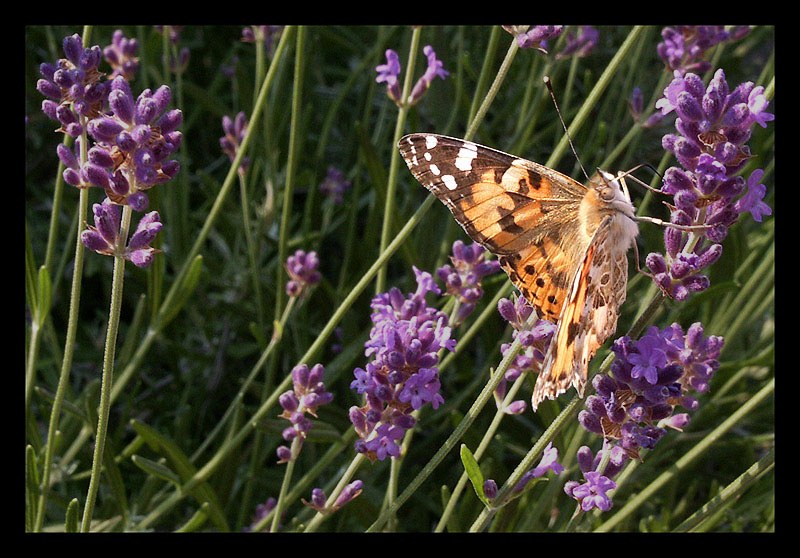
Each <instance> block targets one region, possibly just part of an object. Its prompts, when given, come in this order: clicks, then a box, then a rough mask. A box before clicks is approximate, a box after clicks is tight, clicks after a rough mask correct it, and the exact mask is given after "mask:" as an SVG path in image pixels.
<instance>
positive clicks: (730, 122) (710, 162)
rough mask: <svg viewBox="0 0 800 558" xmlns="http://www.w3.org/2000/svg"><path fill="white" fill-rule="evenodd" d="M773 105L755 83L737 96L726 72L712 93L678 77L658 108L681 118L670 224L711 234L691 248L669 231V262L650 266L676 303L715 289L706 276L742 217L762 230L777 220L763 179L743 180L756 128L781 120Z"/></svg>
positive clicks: (693, 78)
mask: <svg viewBox="0 0 800 558" xmlns="http://www.w3.org/2000/svg"><path fill="white" fill-rule="evenodd" d="M768 105H769V102H768V101H767V99H766V97H765V96H764V88H763V87H760V86H756V85H755V84H754V83H752V82H745V83H743V84H741V85H739V86H738V87H736V88H735V89H733V90H732V91H731V90H730V88H729V86H728V83H727V81H726V80H725V73H724V72H723V71H722V70H721V69H720V70H717V72H716V73H715V74H714V77H713V79H712V80H711V81H710V82H709V84H708V87H705V86H704V84H703V81H702V79H701V78H700V77H699V76H697V75H696V74H693V73H686V74H685V75H684V74H681V72H679V71H678V70H676V71H675V73H674V79H673V80H672V82H671V83H670V84H669V85H668V86H667V88H666V89H664V97H663V98H661V99H659V100H658V102H657V103H656V108H659V109H661V114H662V115H667V114H670V113H671V112H673V111H674V112H675V113H676V114H677V115H678V118H677V119H676V120H675V127H676V129H677V130H678V132H679V134H667V135H665V136H664V138H663V140H662V144H663V146H664V148H665V149H667V150H669V151H671V152H673V153H674V154H675V157H676V158H677V160H678V162H679V163H680V165H681V167H682V168H681V167H677V166H674V167H670V168H669V169H667V171H666V172H665V173H664V180H663V188H662V191H663V192H664V193H666V194H670V195H672V196H673V197H674V209H673V211H672V214H671V216H670V220H671V222H673V223H675V224H679V225H705V226H707V228H706V229H705V230H700V231H697V232H692V233H691V234H692V235H693V238H694V241H693V243H692V244H691V245H690V244H688V239H689V237H688V236H687V234H686V233H684V232H681V231H679V230H678V229H674V228H669V227H668V228H666V229H665V232H664V245H665V248H666V254H664V255H662V254H658V253H651V254H649V255H648V257H647V260H646V263H647V266H648V268H649V269H650V271H652V272H653V278H654V280H655V282H656V284H657V285H658V286H659V287H660V288H661V290H662V291H663V292H664V293H665V294H667V295H668V296H671V297H673V298H675V299H677V300H684V299H686V298H687V297H688V296H689V294H690V293H691V292H692V291H700V290H704V289H705V288H707V287H708V285H709V281H708V278H707V277H705V276H703V275H701V274H699V273H698V272H699V271H700V270H702V269H703V268H705V267H708V266H709V265H711V264H713V263H714V262H715V261H716V260H717V259H718V258H719V256H720V255H721V254H722V246H721V244H719V243H721V242H722V241H723V240H724V239H725V237H726V236H727V234H728V228H729V227H730V226H731V225H732V224H733V223H735V222H736V221H737V220H738V218H739V216H740V215H741V214H743V213H747V212H750V213H751V215H752V216H753V218H754V219H755V220H756V221H758V222H760V220H761V218H762V216H763V215H770V214H771V213H772V210H771V209H770V208H769V206H767V205H766V204H765V203H764V202H763V201H762V200H763V197H764V195H765V193H766V187H765V186H764V185H763V184H759V182H760V180H761V178H762V177H763V174H764V173H763V171H762V170H761V169H757V170H755V171H753V173H751V175H750V177H749V179H748V180H747V181H745V179H744V178H743V177H741V176H738V174H737V173H738V172H739V171H740V170H741V169H742V167H743V166H744V165H745V164H746V163H747V161H748V159H750V158H751V154H750V148H749V147H748V146H747V145H746V142H747V140H748V139H749V138H750V128H751V127H752V125H753V124H756V123H757V124H759V125H761V126H763V127H766V123H767V122H770V121H772V120H773V119H774V118H775V117H774V115H773V114H771V113H768V112H766V109H767V106H768ZM740 196H741V197H740ZM698 239H699V240H698Z"/></svg>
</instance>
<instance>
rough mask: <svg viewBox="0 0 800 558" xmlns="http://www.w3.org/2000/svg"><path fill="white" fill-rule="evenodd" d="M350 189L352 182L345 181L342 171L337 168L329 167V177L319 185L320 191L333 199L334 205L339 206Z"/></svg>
mask: <svg viewBox="0 0 800 558" xmlns="http://www.w3.org/2000/svg"><path fill="white" fill-rule="evenodd" d="M348 189H350V181H349V180H345V179H344V174H343V173H342V171H340V170H339V169H337V168H335V167H328V175H327V176H326V177H325V180H323V181H322V184H320V185H319V191H320V192H322V193H323V194H325V195H326V196H328V197H329V198H330V199H332V200H333V203H335V204H337V205H339V204H340V203H342V200H343V199H344V193H345V192H346V191H347V190H348Z"/></svg>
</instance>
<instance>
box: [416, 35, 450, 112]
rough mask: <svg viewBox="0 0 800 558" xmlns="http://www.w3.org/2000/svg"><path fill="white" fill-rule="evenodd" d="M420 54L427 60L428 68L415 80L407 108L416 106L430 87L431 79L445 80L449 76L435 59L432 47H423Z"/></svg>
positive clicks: (440, 62)
mask: <svg viewBox="0 0 800 558" xmlns="http://www.w3.org/2000/svg"><path fill="white" fill-rule="evenodd" d="M422 52H423V53H424V54H425V56H426V57H427V58H428V67H427V68H426V69H425V73H424V74H422V76H421V77H420V78H419V79H418V80H417V83H415V84H414V88H413V89H412V90H411V96H410V97H409V99H408V104H409V106H411V105H414V104H416V102H417V101H419V100H420V99H421V98H422V96H423V95H424V94H425V92H426V91H427V90H428V88H429V87H430V86H431V83H432V82H433V78H435V77H440V78H442V79H445V78H446V77H447V76H449V75H450V72H448V71H447V70H445V69H444V63H443V62H442V61H441V60H438V59H437V58H436V52H434V50H433V47H432V46H430V45H426V46H424V47H423V48H422Z"/></svg>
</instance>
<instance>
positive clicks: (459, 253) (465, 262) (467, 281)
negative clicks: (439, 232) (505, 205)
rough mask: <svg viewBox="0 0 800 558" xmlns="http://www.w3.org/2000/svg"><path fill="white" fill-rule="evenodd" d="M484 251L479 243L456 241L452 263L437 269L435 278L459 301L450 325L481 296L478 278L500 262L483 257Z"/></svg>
mask: <svg viewBox="0 0 800 558" xmlns="http://www.w3.org/2000/svg"><path fill="white" fill-rule="evenodd" d="M486 254H487V252H486V251H485V250H484V249H483V247H482V246H481V245H480V244H478V243H475V244H471V245H465V244H464V243H463V242H462V241H460V240H456V241H455V242H454V243H453V255H452V256H451V257H450V261H451V263H452V265H450V264H445V265H443V266H442V267H440V268H439V269H437V270H436V277H438V278H439V279H440V280H441V281H442V282H444V284H445V290H446V291H447V293H448V294H450V295H453V296H455V297H456V300H458V301H459V303H460V304H461V307H459V313H458V315H457V316H456V319H455V320H454V321H453V325H458V324H460V323H461V322H462V321H463V320H464V318H466V317H467V316H468V315H469V314H470V312H472V310H474V309H475V303H476V302H477V301H478V300H479V299H480V298H481V297H482V296H483V289H482V288H481V279H482V278H483V277H485V276H487V275H490V274H492V273H497V272H498V271H500V263H499V262H498V261H497V260H486V259H485V257H486Z"/></svg>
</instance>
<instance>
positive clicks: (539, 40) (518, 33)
mask: <svg viewBox="0 0 800 558" xmlns="http://www.w3.org/2000/svg"><path fill="white" fill-rule="evenodd" d="M503 29H505V30H506V31H508V32H509V33H511V34H512V35H514V36H515V37H516V38H517V44H518V45H519V48H535V49H536V50H539V51H541V52H543V53H545V54H547V42H548V41H550V40H552V39H555V38H556V37H558V36H559V35H560V34H561V32H562V31H563V30H564V26H563V25H534V26H532V27H530V29H529V28H528V26H527V25H503Z"/></svg>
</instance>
